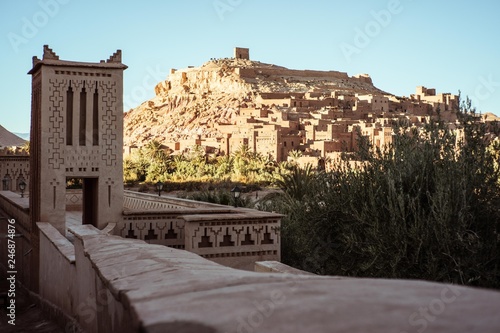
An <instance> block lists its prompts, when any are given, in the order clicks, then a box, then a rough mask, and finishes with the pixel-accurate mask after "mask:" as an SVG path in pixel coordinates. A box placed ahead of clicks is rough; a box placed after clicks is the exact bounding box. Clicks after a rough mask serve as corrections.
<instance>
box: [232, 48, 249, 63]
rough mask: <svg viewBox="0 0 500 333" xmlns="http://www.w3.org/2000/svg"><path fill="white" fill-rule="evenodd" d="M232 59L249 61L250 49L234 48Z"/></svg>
mask: <svg viewBox="0 0 500 333" xmlns="http://www.w3.org/2000/svg"><path fill="white" fill-rule="evenodd" d="M234 58H235V59H245V60H250V49H248V48H243V47H235V48H234Z"/></svg>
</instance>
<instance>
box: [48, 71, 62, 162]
mask: <svg viewBox="0 0 500 333" xmlns="http://www.w3.org/2000/svg"><path fill="white" fill-rule="evenodd" d="M49 84H50V85H51V89H50V90H49V91H50V92H51V94H50V96H49V101H50V106H49V112H50V113H51V115H50V116H49V122H50V127H51V130H50V137H49V140H48V143H49V153H50V157H49V160H48V162H49V165H50V166H52V168H53V169H60V167H61V165H62V164H64V159H63V155H62V153H61V146H62V144H63V143H64V139H63V130H64V129H63V126H62V123H63V121H64V118H63V116H62V113H63V102H64V98H63V90H64V87H65V86H66V81H65V80H52V79H51V80H49Z"/></svg>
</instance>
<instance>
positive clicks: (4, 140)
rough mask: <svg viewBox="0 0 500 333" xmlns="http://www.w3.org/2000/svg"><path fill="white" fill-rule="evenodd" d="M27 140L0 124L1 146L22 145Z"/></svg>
mask: <svg viewBox="0 0 500 333" xmlns="http://www.w3.org/2000/svg"><path fill="white" fill-rule="evenodd" d="M25 142H26V141H25V140H24V139H21V138H20V137H18V136H17V135H15V134H14V133H11V132H9V131H8V130H7V129H6V128H5V127H3V126H2V125H0V147H21V146H23V145H24V143H25Z"/></svg>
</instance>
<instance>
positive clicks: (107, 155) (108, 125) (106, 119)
mask: <svg viewBox="0 0 500 333" xmlns="http://www.w3.org/2000/svg"><path fill="white" fill-rule="evenodd" d="M100 85H101V90H102V105H104V114H103V115H102V131H101V133H102V141H103V146H104V147H105V149H104V150H103V154H102V155H101V156H102V160H103V161H105V162H106V166H113V165H116V160H117V154H115V153H114V152H116V151H117V149H121V147H117V146H116V138H117V136H116V130H117V126H116V121H117V117H116V115H115V114H114V112H115V108H116V102H117V96H116V94H117V91H116V83H115V82H113V81H103V82H100Z"/></svg>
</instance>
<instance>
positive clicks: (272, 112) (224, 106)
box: [124, 48, 458, 163]
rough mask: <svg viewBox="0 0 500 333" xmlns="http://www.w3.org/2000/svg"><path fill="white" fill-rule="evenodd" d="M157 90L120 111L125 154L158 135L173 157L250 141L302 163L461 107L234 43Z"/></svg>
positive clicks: (452, 100) (424, 92) (446, 98)
mask: <svg viewBox="0 0 500 333" xmlns="http://www.w3.org/2000/svg"><path fill="white" fill-rule="evenodd" d="M155 92H156V96H155V97H154V98H153V99H151V100H149V101H146V102H144V103H143V104H142V105H140V106H139V107H137V108H136V109H133V110H130V111H129V112H128V113H127V114H126V116H125V140H124V141H125V153H126V154H127V153H129V152H131V151H132V150H133V149H134V148H137V147H141V146H142V145H144V144H145V143H147V142H149V141H151V140H158V141H159V142H161V143H162V144H163V145H164V146H165V147H166V149H168V150H170V151H171V152H172V153H173V154H180V153H183V152H186V151H188V150H189V149H191V148H192V147H193V146H195V145H198V146H202V147H203V148H204V149H205V152H206V153H212V154H220V155H224V154H231V153H232V152H233V151H235V150H237V149H238V148H239V147H240V146H242V145H247V146H248V147H249V148H250V149H251V150H252V151H254V152H257V153H261V154H263V155H269V157H270V158H272V159H273V160H275V161H277V162H281V161H285V160H287V158H288V155H289V153H290V151H292V150H298V151H300V152H301V153H302V155H303V157H302V158H301V160H302V162H303V163H311V162H312V163H316V162H315V161H319V160H325V159H326V160H330V161H335V160H336V159H337V158H339V156H340V154H341V153H342V152H350V151H354V150H355V149H356V142H357V139H358V137H359V135H362V136H365V137H367V138H369V139H370V141H371V142H372V143H373V144H374V145H377V146H382V145H384V144H387V143H390V142H391V139H392V136H391V132H392V125H393V123H394V122H395V121H397V120H402V119H404V120H405V121H406V122H407V123H409V124H413V125H416V126H420V125H422V124H424V123H427V122H429V121H430V119H431V118H432V117H436V116H437V112H438V111H439V113H440V116H441V118H442V119H444V120H446V121H449V122H450V123H453V122H455V120H456V115H455V111H456V108H457V104H458V96H456V95H452V94H449V93H439V94H438V93H436V91H435V89H428V88H426V87H422V86H420V87H417V89H416V92H415V94H413V95H410V96H409V97H397V96H394V95H392V94H390V93H387V92H384V91H382V90H381V89H379V88H377V87H375V86H374V85H373V82H372V79H371V77H370V76H369V75H368V74H360V75H355V76H348V75H347V73H344V72H338V71H314V70H292V69H287V68H285V67H280V66H276V65H272V64H265V63H261V62H258V61H253V60H250V50H249V49H246V48H235V49H234V56H233V58H224V59H211V60H210V61H209V62H207V63H205V64H204V65H202V66H201V67H193V66H189V67H188V68H186V69H181V70H176V69H172V70H171V71H170V75H169V77H168V79H167V80H165V81H162V82H159V83H158V84H157V86H156V88H155ZM299 162H300V161H299Z"/></svg>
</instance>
